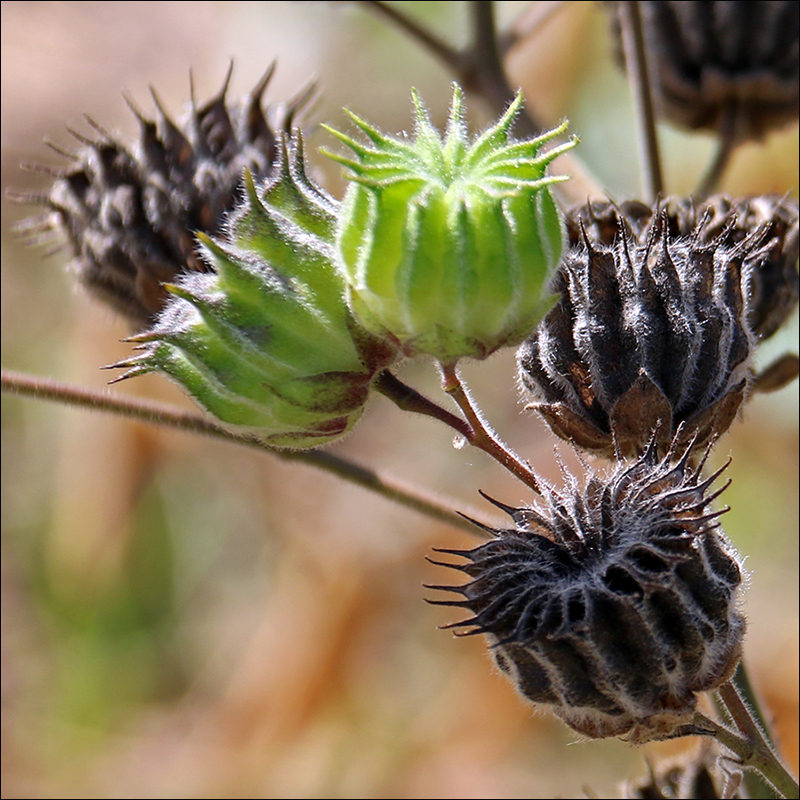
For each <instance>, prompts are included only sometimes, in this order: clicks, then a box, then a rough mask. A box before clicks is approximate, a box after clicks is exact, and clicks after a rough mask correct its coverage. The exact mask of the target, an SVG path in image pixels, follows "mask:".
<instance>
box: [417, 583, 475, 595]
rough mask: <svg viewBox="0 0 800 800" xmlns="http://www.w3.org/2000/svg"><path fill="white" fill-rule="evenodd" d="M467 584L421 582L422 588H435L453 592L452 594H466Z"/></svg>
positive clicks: (438, 590)
mask: <svg viewBox="0 0 800 800" xmlns="http://www.w3.org/2000/svg"><path fill="white" fill-rule="evenodd" d="M467 586H469V584H464V585H463V586H445V585H443V584H438V583H423V584H422V588H423V589H435V590H436V591H437V592H453V593H454V594H466V587H467Z"/></svg>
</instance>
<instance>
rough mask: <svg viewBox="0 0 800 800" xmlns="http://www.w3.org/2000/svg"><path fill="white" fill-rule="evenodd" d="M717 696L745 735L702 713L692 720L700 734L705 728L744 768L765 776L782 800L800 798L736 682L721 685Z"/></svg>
mask: <svg viewBox="0 0 800 800" xmlns="http://www.w3.org/2000/svg"><path fill="white" fill-rule="evenodd" d="M717 694H718V696H719V698H720V700H721V701H722V703H723V704H724V706H725V708H726V710H727V711H728V713H729V714H730V716H731V719H732V720H733V721H734V723H735V724H736V726H737V727H738V728H739V730H740V732H741V735H740V734H738V733H734V732H733V731H731V730H729V729H728V728H726V727H725V726H723V725H719V724H718V723H716V722H714V721H713V720H711V719H708V718H707V717H705V716H704V715H703V714H701V713H700V712H697V713H696V714H695V716H694V719H693V720H692V724H693V725H695V726H697V728H698V731H697V732H700V729H703V730H704V732H705V733H706V735H709V736H713V737H714V738H715V739H716V740H717V741H718V742H719V743H720V744H722V745H723V746H724V747H727V748H728V749H729V750H731V751H732V752H733V753H735V754H736V756H737V757H738V758H739V762H740V763H741V766H742V767H744V768H745V769H750V770H755V771H756V772H758V773H759V774H761V775H762V776H763V777H764V779H765V780H766V781H767V782H768V783H769V784H770V785H771V786H772V787H773V788H774V789H775V791H776V792H778V794H779V795H780V796H781V797H786V798H789V797H797V796H798V791H799V789H798V785H797V781H796V779H795V778H794V777H793V776H792V774H791V773H790V772H789V770H788V769H786V767H785V766H784V765H783V764H782V763H781V762H780V759H779V758H778V757H777V755H776V754H775V752H774V750H773V749H772V748H771V747H770V745H769V742H768V741H767V739H766V737H765V736H764V734H763V733H762V731H761V728H760V727H759V726H758V724H757V723H756V721H755V719H754V718H753V715H752V713H751V712H750V709H748V707H747V705H746V704H745V703H744V701H743V700H742V698H741V697H740V695H739V693H738V691H737V690H736V687H735V686H734V685H733V683H732V682H731V681H728V682H727V683H725V684H723V685H722V686H720V688H719V689H717Z"/></svg>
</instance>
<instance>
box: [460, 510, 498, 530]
mask: <svg viewBox="0 0 800 800" xmlns="http://www.w3.org/2000/svg"><path fill="white" fill-rule="evenodd" d="M456 513H457V514H458V515H459V516H460V517H464V519H465V520H467V522H471V523H472V524H473V525H474V526H475V527H476V528H480V529H481V530H482V531H486V533H489V534H491V535H492V536H496V535H497V530H495V528H492V527H490V526H489V525H484V524H483V523H482V522H478V520H476V519H473V518H472V517H469V516H467V515H466V514H462V513H461V512H460V511H457V512H456Z"/></svg>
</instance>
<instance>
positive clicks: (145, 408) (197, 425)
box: [2, 370, 480, 535]
mask: <svg viewBox="0 0 800 800" xmlns="http://www.w3.org/2000/svg"><path fill="white" fill-rule="evenodd" d="M2 391H3V392H4V393H6V394H16V395H20V396H22V397H33V398H37V399H39V400H49V401H53V402H57V403H63V404H66V405H73V406H78V407H80V408H86V409H90V410H94V411H104V412H108V413H112V414H116V415H117V416H121V417H128V418H130V419H136V420H139V421H141V422H149V423H152V424H155V425H163V426H165V427H168V428H176V429H178V430H182V431H188V432H190V433H196V434H201V435H204V436H212V437H214V438H217V439H224V440H226V441H229V442H234V443H236V444H241V445H247V446H249V447H255V448H258V449H259V450H262V451H264V452H267V453H269V454H270V455H273V456H275V457H276V458H280V459H282V460H284V461H294V462H299V463H301V464H307V465H308V466H311V467H316V468H317V469H322V470H325V471H326V472H331V473H333V474H334V475H337V476H338V477H340V478H342V479H343V480H346V481H349V482H350V483H355V484H356V485H358V486H361V487H363V488H365V489H369V490H370V491H372V492H375V493H376V494H379V495H381V496H382V497H385V498H387V499H388V500H392V501H393V502H395V503H399V504H400V505H402V506H405V507H406V508H410V509H413V510H414V511H417V512H419V513H420V514H424V515H425V516H427V517H430V518H431V519H434V520H436V521H437V522H445V523H447V524H449V525H453V526H454V527H456V528H460V529H461V530H465V531H468V532H469V533H472V534H473V535H477V531H476V528H475V526H474V525H472V524H471V523H469V522H468V521H467V520H465V519H464V518H463V517H461V516H460V515H459V514H458V513H457V512H456V511H454V510H453V505H454V503H453V502H452V501H449V500H447V499H446V498H441V497H438V496H437V495H435V494H433V493H432V492H428V491H425V490H423V489H420V488H418V487H415V486H411V485H409V484H406V483H404V482H403V481H400V480H397V479H396V478H394V477H392V476H390V475H387V474H385V473H383V472H378V471H376V470H373V469H370V468H368V467H363V466H361V465H359V464H356V463H354V462H352V461H350V460H349V459H346V458H343V457H342V456H337V455H334V454H333V453H330V452H327V451H324V450H278V449H276V448H274V447H270V446H269V445H267V444H264V442H261V441H259V440H258V439H254V438H251V437H247V436H240V435H237V434H235V433H231V432H230V431H226V430H224V429H223V428H220V427H218V426H217V425H216V424H215V423H214V422H212V421H210V420H208V419H206V418H204V417H201V416H199V415H197V414H194V413H192V412H188V411H183V410H182V409H179V408H175V407H174V406H170V405H166V404H164V403H154V402H152V401H146V400H140V399H134V398H131V397H121V396H119V395H115V394H113V393H112V392H109V391H105V392H98V391H94V390H91V389H84V388H82V387H79V386H72V385H70V384H66V383H61V382H60V381H54V380H51V379H47V378H38V377H35V376H32V375H25V374H22V373H18V372H11V371H8V370H3V371H2ZM470 515H471V516H474V514H472V512H471V510H470ZM479 516H480V515H479Z"/></svg>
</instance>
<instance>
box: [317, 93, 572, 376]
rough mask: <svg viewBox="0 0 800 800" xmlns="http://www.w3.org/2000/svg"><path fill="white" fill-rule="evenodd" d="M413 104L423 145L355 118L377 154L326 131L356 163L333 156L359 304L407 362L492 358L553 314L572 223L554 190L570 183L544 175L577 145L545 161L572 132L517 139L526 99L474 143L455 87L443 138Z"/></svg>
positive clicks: (360, 312) (348, 272)
mask: <svg viewBox="0 0 800 800" xmlns="http://www.w3.org/2000/svg"><path fill="white" fill-rule="evenodd" d="M413 101H414V107H415V116H416V136H415V138H414V140H413V141H405V140H401V139H397V138H392V137H389V136H385V135H384V134H382V133H380V132H379V131H378V130H376V129H375V128H374V127H372V126H371V125H369V124H368V123H367V122H364V120H361V119H359V118H358V117H356V116H355V115H353V114H350V117H351V119H352V120H353V121H354V122H355V124H356V125H357V126H358V127H359V128H360V129H361V130H362V131H363V132H364V133H365V134H366V136H367V137H368V138H369V139H370V141H371V143H372V146H368V145H364V144H361V143H359V142H357V141H355V140H354V139H351V138H350V137H349V136H346V135H345V134H342V133H339V132H338V131H335V130H332V129H330V128H328V130H329V131H330V132H331V133H332V134H333V135H334V136H336V137H337V138H338V139H339V140H341V141H342V142H344V143H345V144H346V145H347V146H348V147H349V148H350V149H351V150H352V151H353V153H354V154H355V156H356V160H351V159H349V158H345V157H342V156H337V155H332V154H330V153H327V155H329V156H330V157H331V158H333V159H335V160H336V161H339V162H340V163H341V164H344V166H345V167H347V169H348V170H349V171H350V174H349V175H348V176H347V177H348V178H349V180H350V181H351V184H350V186H349V188H348V190H347V193H346V195H345V198H344V203H343V207H342V212H341V215H340V218H339V221H338V226H337V237H336V243H337V247H338V253H339V258H340V260H341V266H342V268H343V269H344V272H345V276H346V280H347V283H348V285H349V290H350V294H349V299H350V305H351V308H352V309H353V311H354V313H355V314H356V315H357V316H358V318H359V319H360V320H361V321H362V322H363V323H364V325H365V326H366V327H368V328H370V329H371V330H373V331H374V332H376V333H379V334H381V333H382V334H383V335H386V333H387V332H388V334H390V335H391V336H392V337H394V338H395V339H396V340H397V341H398V342H399V343H400V346H401V348H402V351H403V352H404V353H405V354H406V355H409V356H414V355H419V354H428V355H431V356H433V357H435V358H437V359H438V360H439V361H441V362H443V363H452V362H455V361H456V360H457V359H459V358H462V357H466V356H469V357H472V358H486V357H487V356H488V355H490V354H491V353H493V352H494V351H495V350H497V349H498V348H500V347H505V346H508V345H513V344H516V343H518V342H519V341H521V340H522V339H523V338H524V337H525V336H526V335H528V334H529V333H530V331H531V330H532V329H533V327H534V326H535V325H536V323H537V322H538V321H539V320H540V319H541V318H542V316H543V315H544V314H545V313H546V312H547V310H548V308H549V307H550V305H551V301H550V298H549V296H548V294H547V286H548V282H549V279H550V274H551V271H552V269H553V268H554V267H555V265H556V263H557V262H558V260H559V257H560V255H561V248H562V242H563V237H564V224H563V221H562V215H561V212H560V210H559V208H558V206H557V204H556V201H555V199H554V198H553V195H552V194H551V191H550V186H551V185H552V184H553V183H557V182H559V181H562V180H566V177H564V176H559V177H556V176H551V175H546V174H545V171H546V168H547V165H548V164H549V163H550V162H551V161H552V160H553V159H554V158H555V157H556V156H557V155H559V154H560V153H562V152H564V151H565V150H568V149H569V148H571V147H572V146H573V145H574V144H575V141H574V140H573V141H570V142H568V143H566V144H562V145H560V146H558V147H554V148H552V149H551V150H549V151H547V152H546V153H540V152H539V150H540V148H541V146H542V145H543V144H544V143H545V142H548V141H550V140H551V139H553V138H555V137H556V136H558V135H559V134H561V133H563V132H564V130H565V128H566V123H564V124H562V125H560V126H559V127H558V128H556V129H554V130H552V131H549V132H548V133H545V134H543V135H542V136H539V137H537V138H536V139H531V140H528V141H514V140H513V139H511V137H510V129H511V126H512V123H513V121H514V117H515V116H516V114H517V112H518V111H519V109H520V107H521V105H522V95H521V94H518V95H517V97H516V99H515V100H514V102H513V103H512V104H511V106H510V107H509V109H508V111H507V112H506V113H505V114H504V115H503V117H502V119H500V121H499V122H497V123H496V124H495V125H494V126H493V127H491V128H490V129H489V130H488V131H486V133H484V134H483V135H482V136H479V137H478V138H476V139H475V140H474V141H472V142H470V140H469V138H468V136H467V130H466V124H465V121H464V110H463V104H462V93H461V89H460V88H459V87H458V86H457V85H455V86H454V90H453V102H452V107H451V111H450V120H449V122H448V125H447V131H446V133H445V136H444V139H442V138H441V137H440V135H439V133H438V132H437V131H436V130H435V129H434V128H433V126H432V124H431V121H430V118H429V116H428V113H427V111H426V109H425V108H424V106H423V105H422V102H421V101H420V99H419V97H418V96H417V94H416V93H413Z"/></svg>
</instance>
